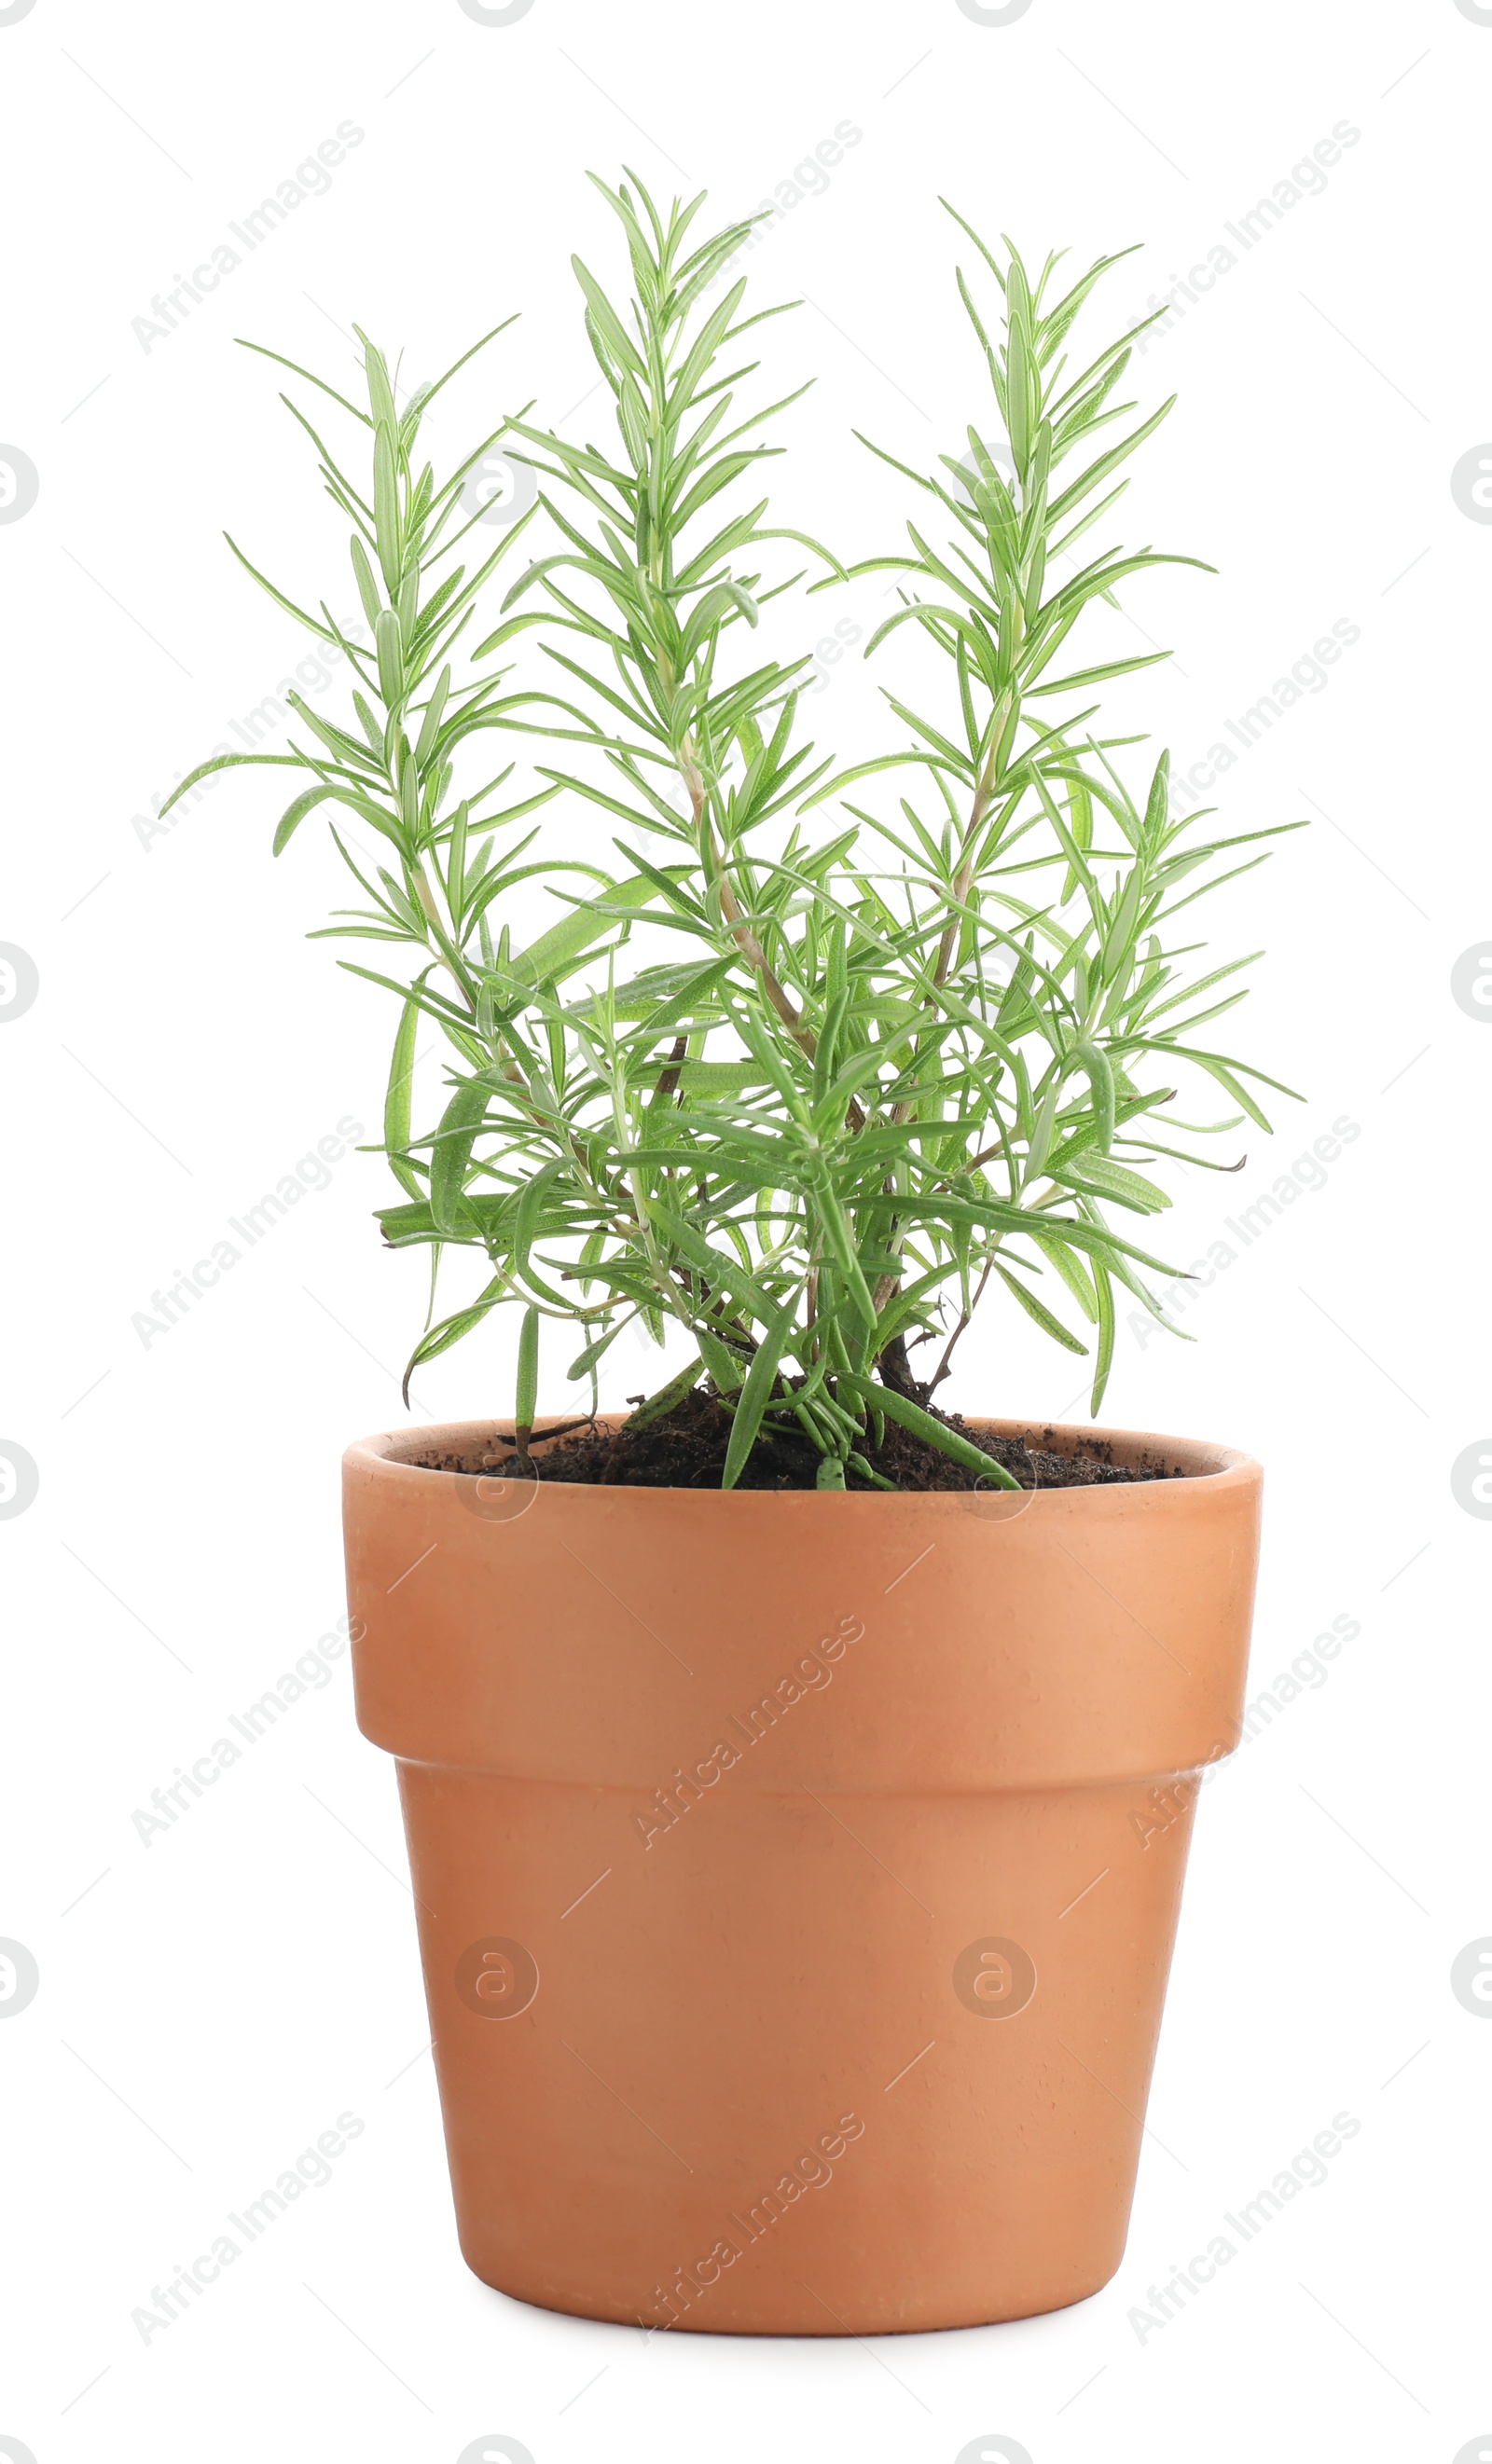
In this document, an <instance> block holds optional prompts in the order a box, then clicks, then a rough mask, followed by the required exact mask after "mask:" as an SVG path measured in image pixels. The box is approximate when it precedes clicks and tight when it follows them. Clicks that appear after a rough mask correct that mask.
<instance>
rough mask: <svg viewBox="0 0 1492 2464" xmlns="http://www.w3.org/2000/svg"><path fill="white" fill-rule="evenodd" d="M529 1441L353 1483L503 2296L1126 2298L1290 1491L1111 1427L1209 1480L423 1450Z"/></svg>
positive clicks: (722, 2303) (484, 2249)
mask: <svg viewBox="0 0 1492 2464" xmlns="http://www.w3.org/2000/svg"><path fill="white" fill-rule="evenodd" d="M495 1425H500V1424H493V1423H487V1422H484V1423H480V1424H463V1425H459V1426H456V1427H450V1428H441V1429H429V1430H417V1431H413V1432H409V1431H406V1432H404V1433H401V1434H400V1435H399V1436H397V1437H378V1438H371V1439H368V1440H366V1441H363V1442H361V1443H360V1444H358V1445H354V1446H353V1447H351V1448H350V1449H349V1451H348V1453H347V1456H346V1458H345V1528H346V1547H347V1568H348V1601H349V1606H350V1609H351V1612H352V1618H353V1627H352V1631H353V1638H354V1665H355V1673H356V1687H357V1705H358V1718H359V1722H360V1725H361V1727H363V1729H364V1731H365V1733H366V1734H367V1736H369V1737H370V1738H372V1739H373V1741H374V1742H375V1743H376V1744H378V1745H380V1746H383V1747H385V1748H386V1749H388V1750H389V1751H390V1753H392V1754H393V1755H395V1756H396V1758H397V1761H398V1768H399V1781H400V1789H401V1794H402V1798H403V1804H404V1815H405V1823H406V1830H407V1835H408V1839H409V1848H410V1861H411V1869H412V1881H413V1888H414V1895H415V1901H416V1905H417V1912H418V1922H419V1927H420V1940H421V1948H422V1953H423V1959H424V1967H425V1979H426V1990H427V1993H428V1997H429V2004H430V2015H431V2025H432V2029H433V2033H434V2057H435V2064H436V2070H437V2074H438V2079H439V2085H440V2095H441V2101H442V2107H443V2112H444V2117H445V2129H446V2139H447V2145H448V2149H449V2154H450V2163H451V2177H452V2184H453V2189H454V2191H455V2198H456V2209H457V2224H458V2229H459V2233H460V2240H461V2248H462V2250H463V2252H464V2254H465V2256H466V2258H467V2261H468V2263H469V2264H470V2266H471V2267H472V2268H473V2269H474V2270H475V2272H476V2273H477V2275H478V2276H479V2277H482V2278H484V2279H485V2281H486V2282H488V2283H489V2284H493V2285H496V2286H498V2287H499V2288H500V2289H501V2290H502V2291H503V2292H505V2293H509V2294H513V2295H516V2296H518V2297H519V2298H521V2299H524V2300H527V2301H533V2302H539V2303H542V2304H544V2305H546V2306H547V2307H549V2308H552V2309H557V2310H566V2311H570V2312H574V2313H578V2314H580V2315H582V2316H585V2317H590V2318H598V2319H612V2320H623V2321H628V2322H629V2323H635V2322H637V2321H643V2322H645V2323H647V2324H650V2325H658V2326H665V2325H672V2326H677V2327H681V2328H686V2329H687V2328H695V2329H702V2330H713V2331H717V2332H728V2333H733V2334H762V2335H841V2334H855V2335H875V2334H883V2333H886V2332H888V2331H893V2330H899V2329H900V2330H912V2329H926V2328H934V2327H951V2326H967V2325H973V2324H978V2323H985V2322H989V2321H997V2320H1003V2319H1012V2318H1019V2317H1025V2316H1027V2315H1029V2314H1031V2313H1034V2312H1037V2311H1044V2310H1051V2309H1056V2308H1058V2307H1060V2306H1062V2305H1063V2304H1065V2303H1067V2302H1071V2301H1076V2300H1079V2299H1082V2298H1083V2297H1084V2296H1085V2295H1087V2294H1090V2293H1093V2292H1095V2291H1096V2290H1097V2289H1098V2288H1099V2286H1100V2285H1102V2284H1103V2283H1105V2282H1106V2281H1107V2279H1108V2278H1109V2277H1110V2276H1112V2274H1113V2273H1114V2271H1115V2269H1116V2268H1117V2266H1118V2264H1119V2260H1120V2257H1121V2255H1122V2252H1123V2249H1124V2242H1125V2232H1126V2229H1127V2223H1128V2216H1129V2208H1130V2202H1131V2198H1132V2194H1133V2189H1134V2179H1135V2171H1136V2166H1137V2162H1138V2157H1139V2149H1140V2140H1141V2134H1142V2126H1143V2117H1144V2113H1145V2106H1146V2098H1147V2090H1148V2085H1149V2078H1150V2070H1151V2064H1152V2061H1153V2058H1154V2053H1155V2045H1156V2038H1157V2034H1158V2030H1159V2026H1160V2016H1161V2007H1162V2002H1163V1999H1164V1994H1165V1987H1166V1978H1167V1972H1168V1969H1169V1961H1170V1953H1171V1945H1172V1941H1173V1938H1174V1933H1175V1925H1176V1917H1177V1910H1178V1905H1179V1900H1180V1892H1181V1883H1182V1877H1183V1872H1184V1867H1185V1861H1186V1853H1187V1846H1188V1841H1189V1837H1190V1831H1191V1807H1192V1803H1193V1800H1194V1795H1195V1790H1196V1774H1197V1773H1198V1772H1199V1771H1201V1770H1202V1769H1203V1768H1204V1767H1205V1766H1206V1765H1207V1764H1209V1763H1211V1762H1213V1761H1215V1760H1216V1759H1217V1758H1218V1757H1219V1756H1220V1755H1222V1754H1224V1753H1226V1752H1228V1751H1230V1750H1231V1749H1232V1748H1233V1746H1234V1745H1235V1744H1236V1740H1237V1736H1238V1731H1239V1715H1240V1709H1241V1703H1242V1694H1243V1684H1244V1676H1245V1668H1246V1661H1247V1650H1248V1635H1249V1622H1250V1614H1251V1608H1252V1600H1253V1590H1254V1576H1255V1564H1256V1556H1257V1548H1258V1513H1259V1495H1260V1484H1261V1475H1260V1472H1259V1468H1258V1464H1257V1463H1252V1462H1250V1461H1249V1460H1247V1459H1246V1458H1245V1457H1242V1456H1240V1455H1236V1454H1234V1453H1230V1452H1228V1451H1227V1450H1225V1449H1222V1448H1219V1447H1212V1446H1200V1445H1193V1444H1189V1443H1186V1442H1183V1441H1177V1440H1171V1439H1162V1438H1150V1437H1141V1436H1123V1435H1117V1434H1114V1433H1102V1432H1101V1433H1097V1434H1098V1436H1099V1438H1100V1440H1101V1441H1102V1442H1104V1443H1106V1444H1107V1445H1108V1446H1109V1447H1111V1448H1112V1449H1113V1451H1114V1453H1115V1455H1116V1456H1117V1457H1118V1458H1120V1459H1122V1460H1125V1459H1126V1460H1130V1461H1139V1460H1141V1459H1143V1458H1146V1457H1148V1458H1149V1459H1151V1460H1153V1459H1156V1458H1161V1459H1164V1460H1166V1461H1167V1462H1169V1463H1171V1464H1173V1465H1176V1466H1179V1467H1180V1468H1182V1469H1184V1470H1186V1471H1188V1472H1190V1473H1191V1474H1192V1475H1193V1476H1192V1477H1190V1478H1187V1479H1181V1480H1174V1481H1157V1482H1153V1483H1145V1484H1133V1485H1123V1486H1120V1485H1114V1486H1108V1487H1100V1488H1086V1489H1083V1488H1080V1489H1065V1490H1051V1491H1048V1492H1046V1493H1039V1492H1038V1493H1036V1494H1035V1495H1020V1496H1013V1495H1010V1494H1008V1493H1004V1492H997V1493H995V1494H993V1495H985V1494H984V1493H983V1492H976V1493H972V1494H945V1495H925V1496H923V1495H904V1496H891V1495H885V1494H876V1495H863V1494H858V1495H857V1494H849V1495H846V1494H833V1493H824V1494H820V1493H818V1492H809V1493H794V1494H788V1495H781V1494H766V1493H760V1492H747V1493H745V1494H738V1493H730V1494H725V1493H723V1492H721V1491H719V1490H685V1489H649V1488H634V1487H625V1488H621V1487H618V1488H608V1487H579V1486H569V1485H562V1484H559V1483H555V1484H553V1485H546V1484H543V1483H541V1484H537V1485H535V1484H533V1483H504V1482H502V1481H501V1480H499V1479H495V1478H494V1479H489V1480H478V1479H473V1478H470V1477H467V1476H463V1475H460V1474H457V1473H455V1472H450V1471H434V1470H428V1469H422V1468H417V1467H415V1466H414V1465H412V1464H411V1463H408V1462H404V1461H401V1460H400V1457H401V1455H402V1456H408V1455H411V1454H414V1453H432V1452H434V1453H437V1454H438V1453H441V1452H445V1453H448V1454H450V1455H452V1456H455V1457H457V1459H459V1457H460V1456H461V1455H462V1454H463V1453H466V1454H475V1453H477V1452H478V1451H479V1449H480V1447H481V1445H482V1443H483V1441H485V1440H486V1439H488V1438H489V1437H490V1435H491V1433H492V1430H493V1428H494V1426H495ZM976 1425H982V1426H984V1427H987V1428H989V1429H991V1430H994V1431H997V1432H998V1433H1000V1434H1002V1435H1015V1436H1021V1437H1027V1438H1032V1439H1035V1440H1039V1441H1041V1442H1045V1443H1055V1444H1056V1445H1057V1446H1058V1448H1069V1449H1073V1450H1076V1449H1077V1448H1079V1447H1080V1446H1081V1445H1084V1444H1091V1443H1092V1442H1093V1441H1094V1437H1095V1433H1094V1432H1091V1431H1088V1430H1078V1429H1066V1430H1063V1429H1058V1430H1056V1431H1050V1430H1036V1429H1035V1428H1032V1427H1029V1426H1027V1425H1026V1424H1017V1423H1013V1422H1005V1421H991V1422H985V1423H982V1424H976Z"/></svg>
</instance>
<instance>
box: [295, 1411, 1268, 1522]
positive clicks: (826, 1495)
mask: <svg viewBox="0 0 1492 2464" xmlns="http://www.w3.org/2000/svg"><path fill="white" fill-rule="evenodd" d="M627 1417H628V1415H627V1414H626V1413H625V1412H602V1413H600V1414H598V1415H597V1418H596V1422H595V1426H596V1427H597V1428H598V1429H602V1430H606V1431H608V1432H612V1431H614V1430H616V1429H618V1428H619V1427H620V1426H621V1425H622V1422H623V1421H624V1420H625V1419H627ZM573 1419H574V1416H573V1415H565V1414H562V1413H550V1414H547V1415H546V1416H545V1417H544V1418H543V1419H537V1420H536V1421H535V1423H534V1437H533V1441H532V1443H533V1449H534V1451H535V1452H539V1451H541V1450H544V1449H546V1447H547V1446H548V1445H550V1444H553V1443H556V1442H558V1441H557V1440H555V1439H552V1438H549V1437H547V1436H546V1431H548V1430H551V1429H555V1428H558V1427H562V1426H563V1427H566V1428H568V1427H570V1426H572V1425H573ZM965 1425H966V1426H967V1427H968V1428H969V1429H970V1430H972V1431H974V1432H976V1433H977V1432H978V1431H980V1430H988V1431H990V1432H991V1434H992V1435H994V1436H996V1437H1003V1438H1017V1439H1019V1440H1020V1441H1021V1442H1022V1443H1027V1442H1029V1441H1031V1440H1033V1439H1035V1440H1037V1441H1039V1443H1040V1444H1041V1446H1042V1448H1043V1450H1045V1451H1050V1452H1052V1453H1056V1454H1068V1455H1073V1454H1079V1453H1082V1452H1091V1451H1093V1450H1094V1448H1095V1447H1096V1446H1103V1447H1106V1448H1109V1449H1111V1450H1112V1452H1111V1455H1110V1457H1109V1459H1110V1460H1115V1461H1118V1462H1119V1463H1126V1464H1130V1465H1134V1466H1137V1467H1138V1466H1145V1465H1147V1464H1155V1463H1163V1464H1164V1465H1165V1466H1166V1468H1167V1469H1168V1470H1169V1471H1170V1472H1172V1473H1173V1474H1179V1475H1180V1476H1181V1482H1180V1486H1181V1490H1182V1493H1184V1491H1185V1488H1186V1487H1190V1485H1191V1483H1192V1482H1193V1481H1202V1482H1205V1483H1206V1485H1207V1487H1208V1489H1209V1491H1210V1492H1211V1493H1215V1490H1216V1488H1217V1487H1219V1486H1221V1487H1245V1486H1248V1485H1252V1484H1254V1483H1255V1482H1257V1481H1258V1480H1259V1479H1260V1478H1261V1469H1260V1465H1259V1464H1258V1462H1257V1460H1256V1459H1255V1457H1254V1456H1252V1455H1250V1454H1247V1453H1245V1452H1243V1451H1242V1450H1241V1449H1240V1448H1238V1447H1236V1446H1225V1445H1221V1444H1219V1443H1217V1442H1216V1441H1214V1440H1211V1439H1205V1438H1178V1437H1171V1436H1168V1435H1165V1434H1163V1433H1160V1432H1157V1431H1154V1430H1148V1429H1112V1428H1105V1427H1099V1426H1095V1425H1094V1424H1092V1423H1091V1422H1088V1421H1078V1420H1043V1419H1037V1418H1033V1417H1031V1416H1030V1415H1026V1416H1022V1417H1020V1418H1016V1419H1006V1418H999V1417H994V1416H991V1415H989V1414H969V1415H968V1416H966V1422H965ZM512 1433H513V1421H512V1419H511V1417H501V1416H498V1417H489V1418H487V1419H479V1420H433V1421H429V1422H424V1423H419V1424H415V1425H413V1426H410V1427H406V1428H402V1429H383V1430H375V1431H374V1432H373V1433H372V1434H371V1435H370V1436H368V1437H366V1438H355V1439H354V1440H353V1441H352V1443H351V1444H350V1445H349V1446H348V1447H347V1448H346V1451H345V1454H344V1456H343V1462H344V1463H345V1465H346V1467H347V1469H348V1470H352V1469H361V1470H365V1471H372V1472H375V1473H376V1475H377V1476H378V1477H379V1478H381V1479H384V1480H388V1479H393V1480H396V1481H398V1482H399V1483H400V1485H407V1484H409V1483H412V1482H416V1481H422V1482H432V1481H446V1480H457V1479H479V1478H481V1477H483V1475H482V1474H480V1473H459V1472H457V1471H455V1470H453V1469H450V1468H448V1467H445V1466H438V1467H437V1466H436V1465H434V1464H428V1463H411V1462H410V1461H409V1460H408V1457H409V1455H410V1454H425V1453H429V1452H432V1451H434V1450H436V1449H439V1450H441V1451H444V1452H449V1453H457V1452H462V1453H464V1452H474V1451H475V1450H476V1448H477V1446H478V1445H479V1442H480V1441H481V1440H482V1439H483V1438H493V1437H498V1436H501V1437H504V1438H511V1436H512ZM494 1468H496V1466H495V1467H494ZM555 1485H557V1486H559V1485H562V1484H558V1483H557V1484H555ZM563 1485H564V1486H565V1487H567V1488H568V1489H570V1490H571V1491H572V1492H573V1493H574V1494H576V1495H590V1496H593V1497H632V1498H637V1497H667V1498H674V1499H684V1498H687V1499H690V1500H692V1501H696V1502H698V1504H699V1505H700V1507H701V1509H703V1508H706V1507H708V1506H709V1505H710V1503H711V1502H712V1501H715V1500H719V1499H722V1498H728V1499H732V1500H735V1499H742V1500H745V1499H746V1498H750V1499H752V1500H754V1501H758V1502H759V1501H761V1500H763V1499H772V1500H776V1501H778V1502H781V1503H786V1502H788V1501H790V1500H791V1502H792V1503H793V1505H794V1507H796V1509H797V1510H798V1511H800V1512H801V1511H802V1509H803V1507H804V1504H805V1501H807V1500H810V1499H812V1500H813V1501H815V1505H816V1507H817V1508H818V1509H820V1510H822V1511H824V1512H827V1513H830V1514H834V1513H842V1512H843V1511H844V1510H845V1508H846V1507H847V1506H857V1505H858V1506H870V1505H873V1504H874V1505H879V1504H881V1503H884V1504H887V1505H890V1504H892V1503H893V1502H895V1501H898V1500H900V1502H902V1504H905V1503H908V1502H912V1501H915V1503H916V1504H917V1505H918V1506H919V1507H922V1508H923V1509H924V1510H935V1509H937V1508H938V1507H944V1508H945V1509H946V1510H948V1511H950V1512H951V1511H965V1510H967V1506H968V1497H969V1492H968V1491H967V1490H964V1489H904V1490H899V1491H882V1490H867V1491H863V1492H862V1491H858V1490H850V1491H840V1490H830V1489H808V1488H805V1489H781V1490H777V1489H767V1490H763V1489H727V1488H671V1487H665V1486H663V1485H655V1484H653V1483H642V1482H637V1483H634V1482H623V1481H617V1482H610V1481H595V1482H590V1481H588V1482H572V1483H566V1484H563ZM1177 1493H1178V1487H1177V1485H1175V1484H1173V1482H1172V1481H1169V1480H1168V1481H1136V1482H1127V1481H1126V1482H1111V1483H1110V1482H1105V1483H1103V1484H1102V1485H1097V1486H1094V1487H1091V1488H1052V1489H1047V1490H1045V1491H1042V1490H1040V1489H1039V1488H1038V1489H1035V1490H1033V1491H1031V1492H1030V1495H1031V1501H1032V1504H1033V1505H1035V1503H1036V1502H1037V1500H1038V1499H1039V1498H1040V1497H1042V1496H1043V1495H1045V1496H1046V1497H1048V1498H1059V1499H1061V1500H1062V1502H1063V1504H1064V1505H1065V1506H1066V1507H1069V1508H1071V1507H1075V1506H1077V1505H1078V1504H1079V1502H1080V1501H1082V1502H1083V1504H1084V1505H1087V1504H1088V1503H1090V1502H1097V1501H1098V1500H1101V1499H1105V1500H1108V1501H1110V1502H1112V1501H1113V1500H1115V1499H1116V1498H1127V1499H1129V1500H1130V1501H1134V1500H1135V1499H1138V1498H1142V1497H1158V1496H1159V1497H1164V1496H1171V1497H1174V1496H1175V1495H1177Z"/></svg>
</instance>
